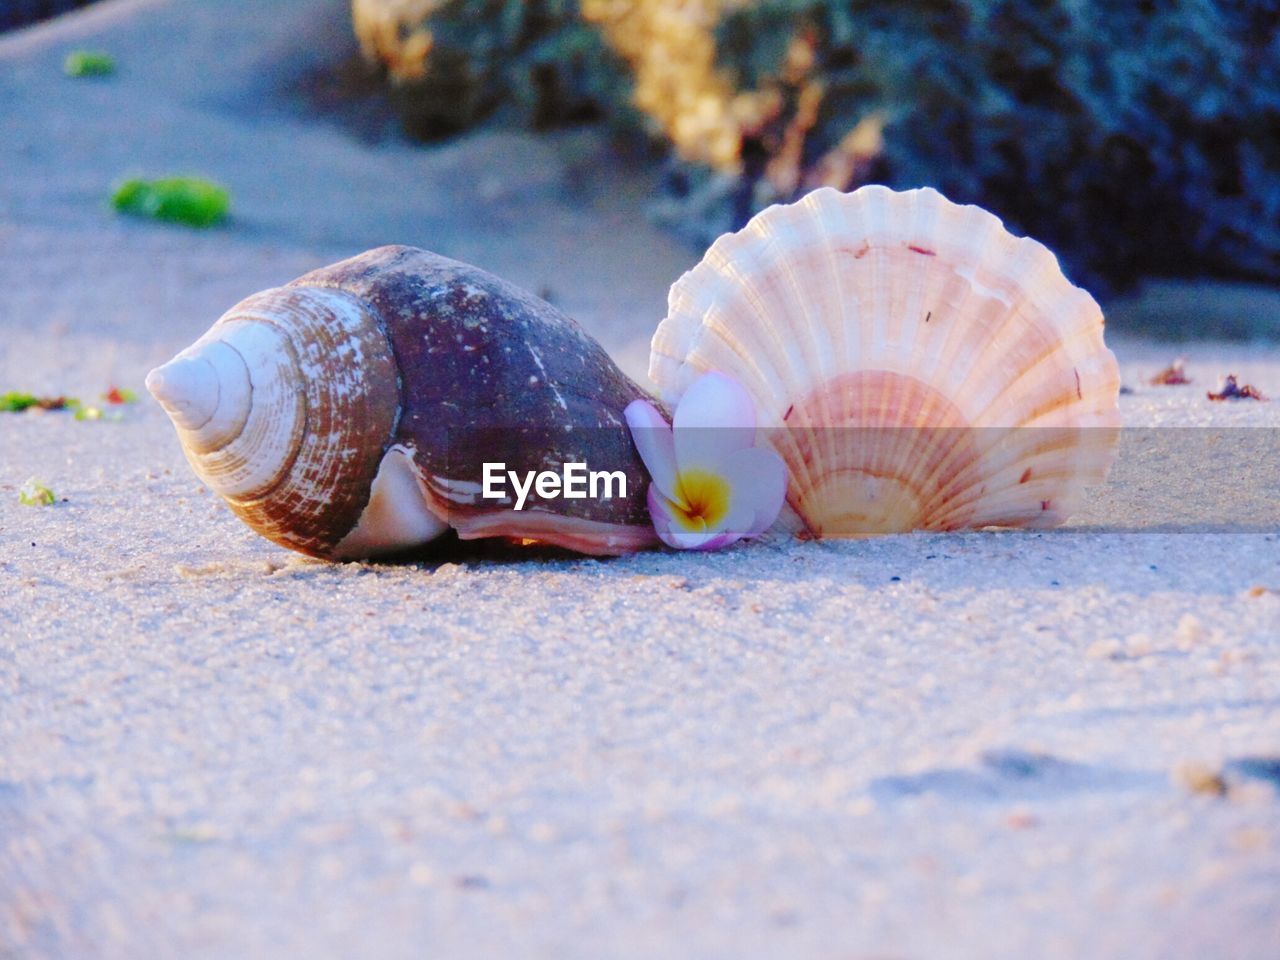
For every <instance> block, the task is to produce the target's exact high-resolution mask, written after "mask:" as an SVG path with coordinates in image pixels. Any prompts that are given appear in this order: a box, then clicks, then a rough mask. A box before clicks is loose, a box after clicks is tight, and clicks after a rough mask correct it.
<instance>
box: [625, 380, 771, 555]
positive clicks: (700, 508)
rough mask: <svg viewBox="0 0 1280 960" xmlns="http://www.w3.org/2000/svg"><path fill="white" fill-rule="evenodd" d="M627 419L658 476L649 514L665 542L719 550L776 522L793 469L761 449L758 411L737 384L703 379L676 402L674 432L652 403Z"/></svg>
mask: <svg viewBox="0 0 1280 960" xmlns="http://www.w3.org/2000/svg"><path fill="white" fill-rule="evenodd" d="M626 418H627V426H629V427H630V428H631V436H632V438H633V439H634V440H635V444H636V449H637V450H639V452H640V458H641V459H642V460H643V461H644V465H645V466H646V467H647V468H648V469H649V475H650V476H651V477H652V478H653V482H652V483H650V484H649V515H650V516H651V517H652V518H653V528H654V530H655V531H656V532H657V534H658V538H659V539H660V540H661V541H662V542H663V543H665V544H667V545H668V546H670V547H676V548H677V549H680V550H717V549H719V548H720V547H727V546H728V545H729V544H731V543H736V542H737V541H738V540H740V539H742V538H743V537H754V536H758V535H759V534H761V533H763V532H764V531H765V530H766V529H768V527H769V525H770V524H772V523H773V521H774V520H775V519H777V516H778V511H779V510H781V509H782V500H783V497H784V496H785V495H786V491H787V468H786V465H785V464H784V463H783V462H782V458H781V457H779V456H778V455H777V454H776V453H774V452H773V451H772V450H768V449H764V448H762V447H756V446H755V440H756V412H755V406H754V404H752V402H751V397H750V396H749V395H748V394H747V392H746V391H745V390H744V389H743V388H742V387H741V386H740V385H739V384H738V383H737V382H736V381H734V380H732V379H730V378H729V377H726V376H724V375H722V374H719V373H704V374H703V375H702V376H701V377H699V378H698V379H697V380H695V381H694V382H693V385H692V386H690V387H689V389H688V390H687V391H686V392H685V395H684V396H683V397H682V398H681V399H680V402H679V404H677V406H676V409H675V416H674V417H673V426H668V425H667V421H666V419H665V418H664V417H663V416H662V414H661V413H660V412H659V411H658V409H657V408H656V407H655V406H654V405H653V404H651V403H649V402H648V401H647V400H633V401H632V402H631V403H630V404H629V405H628V406H627V410H626Z"/></svg>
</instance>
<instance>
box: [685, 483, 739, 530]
mask: <svg viewBox="0 0 1280 960" xmlns="http://www.w3.org/2000/svg"><path fill="white" fill-rule="evenodd" d="M677 482H678V483H679V485H680V492H681V493H682V494H684V502H685V505H684V506H681V505H680V504H676V508H677V510H676V519H677V520H678V521H679V522H680V525H681V526H682V527H684V529H685V530H687V531H689V532H690V533H701V532H702V531H703V530H706V529H707V528H708V527H715V526H716V525H718V524H719V523H720V522H721V521H723V520H724V518H725V516H726V515H727V514H728V513H729V483H728V481H727V480H725V478H724V477H722V476H720V475H719V474H718V473H711V472H710V471H709V470H681V471H680V475H679V477H678V480H677Z"/></svg>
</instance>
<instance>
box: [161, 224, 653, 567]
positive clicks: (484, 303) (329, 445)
mask: <svg viewBox="0 0 1280 960" xmlns="http://www.w3.org/2000/svg"><path fill="white" fill-rule="evenodd" d="M147 387H148V389H149V390H150V391H151V393H152V394H153V395H154V396H155V398H156V399H157V400H158V401H159V402H160V404H161V406H163V407H164V409H165V411H166V412H167V413H168V414H169V417H170V419H171V420H172V421H173V424H174V426H175V427H176V428H177V431H178V436H179V439H180V441H181V443H182V448H183V451H184V453H185V454H186V456H187V460H188V461H189V462H190V464H191V466H192V468H193V469H194V470H195V472H196V474H197V475H198V476H199V477H200V478H201V479H202V480H203V481H204V482H205V483H206V484H207V485H208V486H209V487H210V488H212V489H213V490H214V491H215V492H216V493H218V494H220V495H221V496H222V497H223V499H224V500H226V502H227V504H228V505H229V506H230V507H231V509H232V510H233V511H234V512H235V513H236V514H237V515H238V516H239V517H240V518H241V519H242V520H244V521H245V522H246V523H247V524H249V526H251V527H252V528H253V529H254V530H256V531H257V532H259V533H261V534H262V535H263V536H265V537H267V538H269V539H271V540H274V541H275V542H277V543H280V544H282V545H284V546H287V547H289V548H291V549H294V550H298V551H300V552H302V553H307V554H311V555H313V556H319V557H331V558H339V559H351V558H362V557H370V556H377V555H380V554H386V553H394V552H397V551H400V550H405V549H409V548H413V547H416V546H418V545H421V544H423V543H426V542H428V541H430V540H432V539H434V538H436V537H438V536H440V535H441V534H442V533H444V532H445V531H446V530H448V529H449V528H453V529H455V530H456V531H457V532H458V535H459V536H460V537H462V538H464V539H471V538H477V537H506V538H509V539H517V540H532V541H537V542H541V543H549V544H555V545H558V546H563V547H567V548H569V549H573V550H577V551H580V552H583V553H592V554H618V553H628V552H631V551H633V550H638V549H640V548H642V547H647V546H650V545H651V544H653V543H655V542H656V540H655V537H654V533H653V529H652V527H651V525H650V523H649V517H648V513H647V511H646V509H645V501H644V489H645V487H646V485H647V483H648V475H647V474H646V473H645V471H644V467H643V464H642V462H641V461H640V458H639V455H638V454H637V453H636V451H635V448H634V446H633V445H632V443H631V439H630V435H629V433H628V432H627V429H626V426H625V423H624V420H623V415H622V414H623V410H624V409H625V408H626V406H627V404H628V403H630V402H631V401H632V400H634V399H636V398H638V397H643V396H644V395H645V394H644V392H643V391H642V390H641V389H640V388H639V387H638V386H636V385H635V384H634V383H632V382H631V381H630V380H628V379H627V377H626V376H625V375H624V374H623V373H622V372H621V371H620V370H619V369H618V368H617V366H615V365H614V363H613V361H611V360H610V359H609V357H608V355H607V354H606V353H605V352H604V350H603V349H602V348H601V347H600V345H599V344H597V343H596V342H595V341H594V340H592V339H591V338H590V337H588V336H587V335H586V334H585V333H584V332H583V331H582V330H581V328H580V327H579V326H578V325H577V324H576V323H574V322H573V321H572V320H571V319H569V318H568V317H567V316H565V315H564V314H563V313H561V312H560V311H559V310H557V309H556V308H555V307H553V306H552V305H551V304H549V303H546V302H545V301H543V300H540V299H538V298H537V297H534V296H532V295H531V294H528V293H526V292H524V291H522V290H520V289H518V288H516V287H514V286H512V285H511V284H509V283H506V282H505V281H503V280H501V279H499V278H497V277H495V276H493V275H491V274H488V273H485V272H484V271H483V270H479V269H477V268H475V267H471V266H468V265H466V264H462V263H458V262H456V261H454V260H449V259H446V258H445V257H440V256H437V255H435V254H432V253H428V252H426V251H423V250H417V249H414V248H412V247H399V246H390V247H380V248H378V249H376V250H371V251H369V252H367V253H364V254H361V255H360V256H358V257H353V258H351V259H349V260H344V261H342V262H341V263H337V264H334V265H332V266H330V267H325V268H323V269H320V270H316V271H313V272H312V273H309V274H307V275H305V276H303V277H300V278H299V279H297V280H295V281H293V282H292V283H290V284H287V285H286V286H283V287H279V288H276V289H274V290H267V291H264V292H262V293H258V294H254V295H253V296H251V297H249V298H247V299H245V300H243V301H241V302H240V303H239V304H237V305H236V306H234V307H232V308H231V309H230V310H229V311H227V313H226V314H224V315H223V316H222V318H221V319H219V320H218V321H217V323H215V324H214V325H213V327H212V328H211V329H210V330H209V331H208V333H206V334H205V335H204V336H203V337H201V338H200V339H199V340H198V341H196V343H194V344H193V345H192V346H190V347H188V348H187V349H186V350H184V351H182V353H180V354H179V355H178V356H177V357H175V358H174V359H173V360H171V361H170V362H169V363H167V364H165V365H164V366H162V367H159V368H158V369H156V370H154V371H152V372H151V374H150V375H149V376H148V377H147ZM486 462H494V463H503V464H505V465H506V469H507V470H513V471H516V472H518V473H519V474H520V475H521V476H522V477H523V476H524V475H525V474H526V473H528V472H530V471H537V472H541V471H546V470H552V471H554V470H557V469H559V468H561V467H562V465H563V464H566V463H585V464H586V465H587V467H588V468H589V469H590V470H593V471H609V472H612V471H621V472H622V473H623V474H624V475H625V476H626V478H627V484H626V495H624V496H618V495H616V494H617V492H618V491H617V488H616V487H615V488H614V493H615V495H614V496H613V497H611V498H603V497H601V498H597V499H567V498H560V497H549V498H540V497H539V496H538V495H537V493H536V492H531V493H530V496H529V501H528V503H527V505H526V506H525V508H524V509H523V510H515V509H513V505H512V503H511V501H510V499H508V500H507V501H506V502H502V501H497V500H494V499H487V500H486V499H485V498H484V497H483V496H482V492H483V475H484V470H483V466H484V464H485V463H486Z"/></svg>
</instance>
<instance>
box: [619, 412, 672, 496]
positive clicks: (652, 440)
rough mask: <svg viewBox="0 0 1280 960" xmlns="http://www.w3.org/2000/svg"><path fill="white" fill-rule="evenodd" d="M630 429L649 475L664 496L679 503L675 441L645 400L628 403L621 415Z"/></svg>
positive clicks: (663, 421) (660, 416)
mask: <svg viewBox="0 0 1280 960" xmlns="http://www.w3.org/2000/svg"><path fill="white" fill-rule="evenodd" d="M623 416H624V417H626V420H627V426H628V427H630V428H631V440H632V442H633V443H635V445H636V451H637V452H638V453H639V454H640V459H641V460H643V461H644V465H645V468H646V469H647V470H648V471H649V476H650V477H651V478H652V479H653V485H654V486H656V487H657V488H658V489H659V490H660V491H661V492H662V495H663V496H664V497H666V498H667V499H668V500H674V501H675V502H676V503H681V504H682V503H683V502H684V498H683V497H682V496H681V495H680V483H679V481H678V480H677V470H676V447H675V438H674V437H673V436H672V435H671V427H670V426H669V425H668V424H667V421H666V418H665V417H663V416H662V412H661V411H660V410H658V408H657V407H655V406H654V405H653V404H652V403H650V402H649V401H648V400H632V401H631V403H629V404H627V409H626V410H625V411H624V412H623Z"/></svg>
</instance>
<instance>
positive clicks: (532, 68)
mask: <svg viewBox="0 0 1280 960" xmlns="http://www.w3.org/2000/svg"><path fill="white" fill-rule="evenodd" d="M353 9H354V13H355V22H356V27H357V32H358V33H359V35H360V37H361V41H362V44H363V46H364V49H365V51H366V54H367V55H368V56H370V57H373V58H375V59H377V60H379V61H381V62H383V63H385V64H386V66H387V69H388V73H389V75H390V77H391V79H392V81H393V83H394V84H395V85H396V88H397V91H398V93H397V96H398V97H399V98H400V99H401V101H402V102H404V103H405V109H406V112H407V115H408V116H409V117H410V123H411V124H412V125H418V126H422V125H424V124H425V125H426V126H431V125H432V124H433V123H437V122H438V123H440V124H442V125H443V126H446V127H456V126H461V125H465V124H467V123H470V122H473V121H474V120H475V119H476V118H477V117H478V116H479V115H480V114H482V113H483V112H484V111H485V110H488V109H490V108H492V107H493V106H494V105H496V104H497V103H499V102H500V101H502V100H504V99H510V100H512V101H514V102H516V103H518V104H519V105H521V107H522V108H523V110H524V111H525V113H526V115H527V116H528V117H529V119H531V120H532V121H534V122H537V123H552V122H558V121H560V120H562V119H565V118H573V117H577V116H582V115H584V114H586V113H589V112H590V111H592V110H594V109H599V110H602V111H604V112H605V113H606V114H608V115H610V116H622V117H625V116H626V115H627V113H628V111H629V110H630V109H631V108H638V110H639V111H640V113H641V114H642V115H643V117H644V118H645V122H644V126H645V127H646V128H647V129H648V130H649V131H650V132H652V133H653V134H654V135H656V136H658V137H659V138H660V139H661V140H663V141H664V142H666V143H668V144H670V145H671V147H672V148H673V149H672V154H673V157H674V160H673V167H672V176H671V178H670V182H671V188H672V193H673V195H674V196H675V198H676V201H677V202H676V204H675V206H674V207H673V206H671V205H668V208H667V209H668V214H669V216H668V219H669V220H671V221H672V222H673V223H675V224H676V225H678V226H679V227H680V229H681V230H682V231H684V232H686V233H689V234H691V235H693V236H694V237H695V238H696V239H697V240H698V241H699V242H706V241H708V240H710V239H711V238H712V237H714V236H715V235H716V234H718V233H719V232H721V231H722V230H724V229H727V228H729V227H734V226H738V225H741V223H743V222H744V221H745V220H746V219H747V218H748V217H749V216H750V215H751V214H752V213H753V212H755V211H756V210H759V209H761V208H763V207H764V206H766V205H768V204H769V203H772V202H776V201H779V200H790V199H793V198H795V197H797V196H799V195H801V194H803V193H804V192H806V191H808V190H809V189H812V188H814V187H816V186H820V185H832V186H836V187H838V188H841V189H850V188H854V187H856V186H858V185H860V184H862V183H867V182H884V183H888V184H890V185H892V186H896V187H900V188H901V187H910V186H918V185H921V184H931V185H934V186H936V187H938V188H939V189H941V190H942V191H943V192H944V193H946V194H947V195H948V196H950V197H951V198H952V199H954V200H957V201H961V202H974V203H981V204H982V205H983V206H986V207H988V208H989V209H991V210H993V211H994V212H996V213H997V214H999V215H1000V216H1001V217H1003V218H1004V219H1005V220H1006V222H1007V223H1008V224H1009V226H1010V227H1011V228H1012V229H1014V230H1015V231H1018V232H1022V233H1029V234H1031V235H1033V236H1036V237H1037V238H1038V239H1041V240H1043V241H1044V242H1045V243H1046V244H1048V245H1049V246H1050V247H1051V248H1052V249H1054V250H1055V251H1057V252H1058V253H1059V255H1060V256H1061V257H1062V259H1063V261H1064V265H1065V267H1066V269H1067V271H1068V272H1069V274H1070V275H1071V276H1072V277H1073V278H1074V279H1076V280H1077V281H1078V282H1083V283H1086V284H1087V285H1090V286H1092V287H1094V288H1102V289H1103V290H1105V289H1108V288H1123V287H1127V286H1129V285H1131V284H1132V283H1133V282H1134V281H1135V280H1137V279H1138V278H1140V277H1142V276H1148V275H1164V276H1191V275H1197V274H1212V275H1217V276H1223V277H1234V278H1240V279H1254V280H1264V281H1274V280H1277V279H1280V16H1277V15H1276V13H1275V12H1274V11H1273V10H1272V9H1271V8H1270V6H1269V4H1267V3H1265V2H1262V0H1239V2H1211V0H1146V2H1142V3H1138V4H1134V5H1116V4H1105V3H1102V2H1100V0H1093V2H1083V3H1081V2H1072V0H1037V2H1031V0H928V2H916V0H912V2H908V0H882V2H878V3H875V4H857V5H855V4H847V3H840V2H833V0H817V2H815V0H756V2H750V0H637V2H619V0H581V2H580V4H575V3H572V2H545V0H544V2H538V3H528V4H522V3H515V2H487V3H486V2H479V0H471V2H458V0H455V2H446V0H354V4H353ZM605 46H607V48H608V50H609V51H612V54H613V55H612V56H610V55H609V54H608V52H607V51H606V50H605V49H604V47H605ZM415 111H416V113H415Z"/></svg>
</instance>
